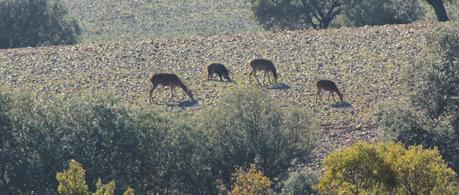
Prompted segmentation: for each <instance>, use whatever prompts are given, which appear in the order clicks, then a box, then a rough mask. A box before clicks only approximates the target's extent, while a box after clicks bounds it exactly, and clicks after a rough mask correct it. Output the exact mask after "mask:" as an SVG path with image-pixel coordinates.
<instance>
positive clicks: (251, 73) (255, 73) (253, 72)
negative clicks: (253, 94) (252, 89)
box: [250, 70, 262, 86]
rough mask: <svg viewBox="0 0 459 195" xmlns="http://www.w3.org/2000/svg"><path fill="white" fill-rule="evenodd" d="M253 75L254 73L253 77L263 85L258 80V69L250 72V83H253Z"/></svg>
mask: <svg viewBox="0 0 459 195" xmlns="http://www.w3.org/2000/svg"><path fill="white" fill-rule="evenodd" d="M252 75H253V77H255V80H257V83H258V85H260V86H262V85H261V83H260V80H258V77H257V71H256V70H252V72H250V83H252Z"/></svg>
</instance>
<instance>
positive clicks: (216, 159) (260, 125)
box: [200, 88, 315, 187]
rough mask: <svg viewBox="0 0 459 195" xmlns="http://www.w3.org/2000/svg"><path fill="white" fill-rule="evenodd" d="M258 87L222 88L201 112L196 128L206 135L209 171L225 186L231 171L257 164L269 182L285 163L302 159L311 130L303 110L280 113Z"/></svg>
mask: <svg viewBox="0 0 459 195" xmlns="http://www.w3.org/2000/svg"><path fill="white" fill-rule="evenodd" d="M279 110H280V109H279V108H278V107H277V106H276V105H275V102H273V101H272V100H271V99H270V98H268V97H267V96H266V95H265V94H264V93H262V92H261V91H259V90H258V89H254V88H248V89H244V90H240V91H236V92H229V93H227V98H225V99H224V100H223V101H222V102H221V103H220V104H219V106H217V107H216V108H215V109H211V110H209V111H207V113H205V114H204V115H203V117H202V119H201V125H200V126H201V127H200V129H202V130H205V132H204V134H205V137H206V138H208V140H207V143H208V144H209V150H210V152H209V153H210V154H209V159H210V161H211V162H212V166H211V167H213V171H214V175H219V176H220V177H221V178H222V179H223V181H224V183H225V184H226V185H227V187H229V184H230V183H231V174H232V170H234V168H236V167H241V166H242V167H246V166H249V165H250V164H252V163H256V164H257V165H258V166H259V168H260V170H261V171H263V173H264V174H265V175H266V176H267V177H269V178H270V179H271V181H272V182H273V183H274V184H277V182H279V179H281V178H285V177H286V176H287V170H288V167H290V162H292V161H293V160H297V161H299V162H305V161H306V157H307V155H308V154H309V153H310V152H311V150H312V148H313V143H314V139H315V133H314V131H313V130H312V129H314V128H313V122H312V121H311V119H310V117H309V116H308V114H306V113H304V112H302V111H298V110H294V109H289V110H287V111H286V112H280V111H279Z"/></svg>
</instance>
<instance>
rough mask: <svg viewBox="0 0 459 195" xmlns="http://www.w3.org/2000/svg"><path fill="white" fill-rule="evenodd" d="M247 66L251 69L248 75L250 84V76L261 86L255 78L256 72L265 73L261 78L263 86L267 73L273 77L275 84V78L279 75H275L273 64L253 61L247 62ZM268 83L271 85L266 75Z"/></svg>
mask: <svg viewBox="0 0 459 195" xmlns="http://www.w3.org/2000/svg"><path fill="white" fill-rule="evenodd" d="M249 65H250V67H251V68H252V70H251V72H250V75H249V77H250V83H252V76H253V77H255V79H256V80H257V82H258V84H259V85H260V86H261V84H260V81H259V80H258V78H257V71H264V73H265V74H264V77H263V84H265V79H266V75H267V74H268V73H271V74H272V75H273V77H274V82H275V83H276V82H277V78H278V76H279V75H278V74H277V71H276V67H274V64H273V62H271V61H270V60H266V59H254V60H252V61H249ZM268 81H269V83H270V84H272V82H271V79H270V77H269V75H268Z"/></svg>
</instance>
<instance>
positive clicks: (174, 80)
mask: <svg viewBox="0 0 459 195" xmlns="http://www.w3.org/2000/svg"><path fill="white" fill-rule="evenodd" d="M150 81H151V84H152V87H151V89H150V96H149V102H150V104H151V102H152V100H153V91H154V90H155V89H156V88H157V87H159V86H167V87H170V88H171V98H172V97H174V91H175V87H177V86H178V87H180V88H182V89H183V91H184V92H185V93H186V95H187V96H188V97H189V98H190V99H191V100H192V101H193V100H194V99H193V93H191V90H189V89H188V88H187V87H186V85H185V84H183V82H182V81H181V80H180V79H179V77H178V76H177V75H176V74H171V73H157V74H151V75H150Z"/></svg>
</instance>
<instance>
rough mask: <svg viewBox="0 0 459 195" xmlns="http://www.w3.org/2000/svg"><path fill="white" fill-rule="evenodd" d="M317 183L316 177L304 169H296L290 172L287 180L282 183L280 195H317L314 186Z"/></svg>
mask: <svg viewBox="0 0 459 195" xmlns="http://www.w3.org/2000/svg"><path fill="white" fill-rule="evenodd" d="M317 182H318V178H317V176H316V175H315V174H314V173H312V172H311V171H308V170H306V169H305V168H304V167H297V168H296V169H295V170H294V171H292V172H290V173H289V175H288V178H287V179H286V180H285V181H283V182H282V184H283V185H282V193H281V194H296V195H307V194H317V193H318V192H317V191H316V190H315V189H314V185H316V184H317Z"/></svg>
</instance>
